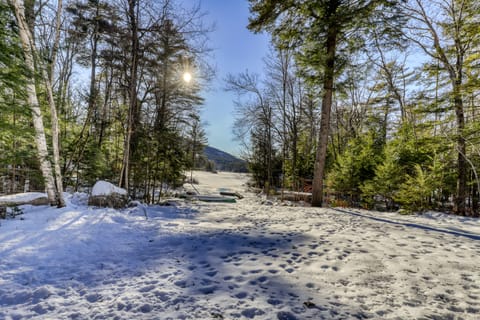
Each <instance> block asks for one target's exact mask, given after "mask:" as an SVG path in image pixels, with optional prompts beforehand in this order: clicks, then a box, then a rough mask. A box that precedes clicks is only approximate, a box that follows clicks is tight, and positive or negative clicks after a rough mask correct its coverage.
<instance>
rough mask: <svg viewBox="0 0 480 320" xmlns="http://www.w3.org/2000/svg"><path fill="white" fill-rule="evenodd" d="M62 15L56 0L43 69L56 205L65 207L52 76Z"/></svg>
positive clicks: (58, 128)
mask: <svg viewBox="0 0 480 320" xmlns="http://www.w3.org/2000/svg"><path fill="white" fill-rule="evenodd" d="M61 16H62V0H58V3H57V14H56V17H55V18H56V24H55V40H54V43H53V49H52V56H51V65H50V68H49V70H48V72H49V74H47V72H46V70H45V69H44V70H43V74H44V79H45V80H44V81H45V86H46V88H47V95H48V104H49V105H50V112H51V117H52V147H53V148H52V149H53V166H54V170H55V182H56V187H57V199H58V207H59V208H61V207H65V200H64V199H63V181H62V180H63V179H62V170H61V169H60V142H59V136H60V127H59V125H58V115H57V107H56V105H55V98H54V97H53V87H52V86H53V77H54V73H55V63H56V59H57V51H58V46H59V43H60V25H61Z"/></svg>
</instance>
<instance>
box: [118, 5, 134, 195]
mask: <svg viewBox="0 0 480 320" xmlns="http://www.w3.org/2000/svg"><path fill="white" fill-rule="evenodd" d="M137 8H138V2H137V0H128V18H129V23H130V31H131V39H130V40H131V46H132V47H131V52H130V54H131V57H130V68H129V69H130V77H129V83H128V98H129V110H128V123H127V127H128V129H127V136H126V139H125V145H124V155H123V165H122V174H121V177H120V186H121V187H123V188H125V189H126V190H127V191H128V189H129V172H130V166H131V157H132V154H133V153H134V151H135V145H136V141H135V140H136V129H137V124H138V121H139V112H138V99H137V76H138V75H137V73H138V55H139V53H138V48H139V39H138V12H137Z"/></svg>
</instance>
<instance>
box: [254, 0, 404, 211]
mask: <svg viewBox="0 0 480 320" xmlns="http://www.w3.org/2000/svg"><path fill="white" fill-rule="evenodd" d="M395 5H396V1H388V0H387V1H382V0H378V1H377V0H372V1H362V2H357V1H341V0H328V1H324V0H319V1H302V2H295V1H280V0H268V1H260V0H250V10H251V12H252V14H253V16H252V17H251V18H250V23H249V28H250V29H252V30H254V31H257V32H259V31H261V30H267V31H269V32H270V33H271V34H272V35H274V37H275V38H277V39H279V43H281V44H283V45H285V44H286V43H288V44H291V45H293V46H298V47H299V53H300V54H299V60H300V61H301V63H302V64H303V66H304V68H305V71H304V72H305V75H306V76H307V77H308V78H309V79H313V82H314V83H316V84H317V85H320V83H321V84H322V85H321V89H322V92H323V93H322V94H323V98H322V113H321V120H320V133H319V137H318V145H317V155H316V162H315V171H314V182H313V199H312V205H313V206H321V205H322V202H323V175H324V171H325V163H326V157H327V143H328V136H329V126H330V113H331V108H332V101H333V92H334V87H335V77H336V75H338V74H339V73H340V71H341V70H342V66H343V62H342V60H343V59H344V58H345V57H346V55H345V53H346V52H348V51H350V52H351V50H353V49H355V48H358V47H359V46H360V45H361V42H360V43H359V42H355V41H351V40H350V39H352V38H353V37H355V36H353V35H352V34H349V35H348V36H347V34H348V33H351V32H353V31H355V32H360V34H359V36H357V37H356V38H357V39H361V35H362V33H363V34H365V32H366V30H368V27H369V26H371V24H372V21H374V20H375V23H376V24H380V23H382V19H383V18H385V17H386V16H388V17H389V18H392V17H393V16H394V15H395V13H394V12H393V13H392V11H390V10H389V9H390V8H394V7H395ZM372 17H375V19H374V18H372ZM383 21H385V20H383ZM393 21H394V19H391V20H390V22H393ZM305 26H307V27H305ZM285 40H287V42H285Z"/></svg>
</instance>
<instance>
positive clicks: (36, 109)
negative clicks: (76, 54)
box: [10, 0, 57, 205]
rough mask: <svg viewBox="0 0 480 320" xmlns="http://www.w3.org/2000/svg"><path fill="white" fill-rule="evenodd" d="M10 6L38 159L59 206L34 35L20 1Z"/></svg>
mask: <svg viewBox="0 0 480 320" xmlns="http://www.w3.org/2000/svg"><path fill="white" fill-rule="evenodd" d="M10 4H11V5H12V7H13V8H14V10H15V16H16V18H17V23H18V33H19V36H20V40H21V42H22V48H23V54H24V57H25V65H26V68H27V70H28V72H29V74H28V77H27V81H26V82H27V83H26V91H27V100H28V104H29V106H30V109H31V111H32V118H33V127H34V129H35V143H36V145H37V157H38V161H39V163H40V170H41V171H42V175H43V180H44V183H45V189H46V191H47V196H48V201H49V202H50V204H51V205H56V204H57V199H56V197H55V191H56V190H55V182H54V178H53V172H52V164H51V163H50V161H49V160H48V149H47V140H46V138H45V127H44V125H43V119H42V114H41V111H40V104H39V102H38V98H37V90H36V87H35V74H36V72H35V71H36V70H35V63H34V58H33V53H34V48H35V47H34V44H33V38H32V34H31V32H30V29H29V27H28V24H27V22H26V19H25V8H24V6H23V4H22V3H21V2H20V1H19V0H10Z"/></svg>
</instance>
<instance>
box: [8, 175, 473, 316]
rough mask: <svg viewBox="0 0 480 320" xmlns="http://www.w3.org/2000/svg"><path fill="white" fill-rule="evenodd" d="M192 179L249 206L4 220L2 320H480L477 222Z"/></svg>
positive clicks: (71, 198) (217, 178) (195, 205)
mask: <svg viewBox="0 0 480 320" xmlns="http://www.w3.org/2000/svg"><path fill="white" fill-rule="evenodd" d="M195 176H196V178H197V180H199V182H200V183H199V185H195V188H196V189H197V190H198V191H200V192H201V193H202V194H212V195H213V194H217V193H218V190H220V189H221V190H226V189H228V190H231V191H236V192H240V193H241V194H243V195H244V196H245V198H244V199H241V200H238V201H237V203H234V204H232V203H204V202H195V201H193V202H188V201H187V202H183V201H180V200H178V201H170V202H169V203H170V204H173V205H170V206H143V207H142V208H139V207H137V208H128V209H123V210H114V209H105V208H91V207H88V206H86V198H87V195H85V194H74V195H68V196H66V201H67V206H66V207H65V208H61V209H58V208H53V207H50V206H39V207H33V206H30V205H26V206H22V207H21V208H22V210H23V211H24V214H23V215H22V216H21V217H22V219H23V220H20V217H17V219H15V220H2V221H0V223H1V225H0V319H9V320H10V319H31V318H33V319H280V320H293V319H362V318H372V319H418V318H425V319H457V318H458V319H479V318H480V272H479V264H480V222H479V220H478V219H469V218H464V217H455V216H450V215H444V214H439V213H433V212H429V213H427V214H425V215H417V216H400V215H398V214H394V213H379V212H371V211H364V210H353V209H332V208H309V207H292V206H282V205H279V204H278V203H276V202H273V203H272V205H262V201H263V199H261V198H258V197H257V196H255V195H253V194H251V193H247V192H246V191H245V182H246V179H247V176H246V175H241V174H232V173H223V172H220V173H219V174H210V173H203V172H195ZM186 187H187V188H193V187H192V186H190V185H186ZM143 210H146V211H147V217H148V219H146V216H145V214H144V212H143Z"/></svg>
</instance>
